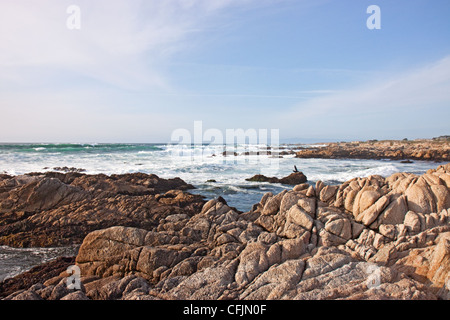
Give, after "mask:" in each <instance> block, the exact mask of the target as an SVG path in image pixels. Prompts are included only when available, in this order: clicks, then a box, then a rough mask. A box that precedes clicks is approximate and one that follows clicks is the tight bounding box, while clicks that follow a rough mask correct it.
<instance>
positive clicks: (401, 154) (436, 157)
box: [296, 140, 450, 161]
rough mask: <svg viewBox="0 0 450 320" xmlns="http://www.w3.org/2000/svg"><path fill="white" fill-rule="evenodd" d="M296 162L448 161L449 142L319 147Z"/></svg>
mask: <svg viewBox="0 0 450 320" xmlns="http://www.w3.org/2000/svg"><path fill="white" fill-rule="evenodd" d="M296 157H297V158H324V159H391V160H404V159H411V160H428V161H450V141H448V140H444V141H433V140H418V141H392V140H389V141H367V142H360V141H358V142H341V143H327V144H326V145H325V146H323V147H315V148H305V149H304V150H301V151H298V152H297V155H296Z"/></svg>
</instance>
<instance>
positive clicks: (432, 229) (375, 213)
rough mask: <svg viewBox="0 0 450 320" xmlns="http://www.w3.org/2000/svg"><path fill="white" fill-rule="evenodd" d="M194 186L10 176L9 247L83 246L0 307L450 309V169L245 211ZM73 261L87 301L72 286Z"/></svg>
mask: <svg viewBox="0 0 450 320" xmlns="http://www.w3.org/2000/svg"><path fill="white" fill-rule="evenodd" d="M190 188H192V186H190V185H188V184H186V183H185V182H184V181H182V180H181V179H169V180H165V179H161V178H158V177H157V176H155V175H145V174H129V175H113V176H105V175H85V174H82V173H77V172H71V173H66V174H63V173H46V174H37V173H36V174H30V175H25V176H17V177H11V176H6V175H3V176H0V245H8V246H15V247H27V246H43V247H45V246H55V245H66V244H69V243H70V244H81V247H80V249H79V252H78V255H77V256H76V258H65V260H64V259H63V258H61V259H59V260H57V261H54V262H51V263H48V264H46V265H44V266H39V267H37V268H33V269H32V270H30V271H29V272H28V273H25V274H22V275H19V276H17V277H15V278H12V279H8V280H7V281H5V282H4V283H2V284H1V285H0V297H2V298H3V299H5V300H24V299H27V300H41V299H43V300H85V299H91V300H117V299H123V300H179V299H183V300H185V299H192V300H200V299H212V300H227V299H238V300H268V299H285V300H294V299H301V300H310V299H311V300H322V299H357V300H360V299H407V300H423V299H426V300H434V299H449V298H450V295H449V289H450V163H449V164H446V165H441V166H439V167H437V168H436V169H433V170H429V171H428V172H427V173H426V174H424V175H421V176H417V175H414V174H410V173H397V174H393V175H392V176H390V177H386V178H384V177H381V176H370V177H367V178H355V179H352V180H350V181H347V182H345V183H343V184H341V185H325V184H323V183H322V182H321V181H318V182H317V183H316V184H315V185H310V184H307V183H301V184H298V185H296V186H294V187H293V188H292V189H290V190H285V191H283V192H281V193H279V194H271V193H267V194H265V195H264V196H263V197H262V198H261V201H260V202H259V203H257V204H255V205H254V206H253V207H252V209H251V210H250V211H248V212H238V211H237V210H235V209H234V208H232V207H230V206H228V204H227V203H226V202H225V201H224V200H223V199H221V198H219V199H212V200H209V201H205V200H204V199H203V198H202V197H201V196H197V195H191V194H189V193H187V192H186V190H189V189H190ZM71 259H72V260H71ZM73 259H75V260H73ZM74 261H75V262H74ZM74 263H76V265H77V266H79V268H80V270H81V283H82V286H81V290H69V289H68V288H67V284H66V280H67V277H68V276H69V275H68V274H67V273H66V272H65V269H66V268H67V266H68V265H72V264H74ZM49 270H54V272H53V273H50V272H49ZM44 274H45V275H46V276H43V275H44Z"/></svg>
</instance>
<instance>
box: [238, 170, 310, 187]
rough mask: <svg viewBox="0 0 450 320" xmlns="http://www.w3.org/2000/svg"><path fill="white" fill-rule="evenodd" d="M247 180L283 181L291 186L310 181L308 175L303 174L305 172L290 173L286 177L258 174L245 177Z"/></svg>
mask: <svg viewBox="0 0 450 320" xmlns="http://www.w3.org/2000/svg"><path fill="white" fill-rule="evenodd" d="M245 180H246V181H251V182H269V183H281V184H287V185H291V186H295V185H297V184H301V183H305V182H306V181H308V179H307V178H306V176H305V175H304V174H303V172H294V173H291V174H290V175H288V176H287V177H284V178H281V179H280V178H277V177H266V176H264V175H262V174H257V175H255V176H253V177H251V178H248V179H245Z"/></svg>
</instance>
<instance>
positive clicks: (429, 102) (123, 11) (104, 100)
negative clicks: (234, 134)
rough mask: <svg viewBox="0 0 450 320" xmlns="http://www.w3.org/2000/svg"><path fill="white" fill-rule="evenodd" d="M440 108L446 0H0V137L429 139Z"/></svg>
mask: <svg viewBox="0 0 450 320" xmlns="http://www.w3.org/2000/svg"><path fill="white" fill-rule="evenodd" d="M371 5H376V6H378V7H379V9H380V15H379V16H377V17H375V16H373V17H375V18H380V19H379V22H380V29H369V28H368V26H367V21H368V19H369V20H370V19H371V18H373V17H372V14H373V12H369V13H368V12H367V9H368V7H369V6H371ZM74 6H75V9H76V10H75V11H72V10H71V8H73V7H74ZM78 13H79V15H78ZM377 21H378V20H377ZM449 110H450V1H448V0H433V1H429V0H396V1H392V0H358V1H355V0H339V1H336V0H334V1H330V0H314V1H312V0H308V1H306V0H184V1H183V0H142V1H138V0H114V1H107V0H96V1H88V0H70V1H68V0H40V1H33V0H21V1H17V0H2V1H1V2H0V119H1V122H0V142H74V143H80V142H86V143H92V142H98V143H101V142H130V143H131V142H135V143H143V142H144V143H145V142H147V143H151V142H167V141H169V140H170V138H171V135H172V133H173V132H174V131H175V130H177V129H180V128H181V129H186V130H190V131H193V130H194V121H202V126H203V128H204V129H205V130H206V129H215V130H220V131H223V132H225V131H226V130H227V129H244V130H247V129H256V130H258V129H268V130H270V129H278V130H279V135H280V139H281V141H286V142H303V141H314V142H321V141H352V140H368V139H403V138H408V139H416V138H432V137H437V136H440V135H449V134H450V124H449V123H450V122H449V119H450V111H449Z"/></svg>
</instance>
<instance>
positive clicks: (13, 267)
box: [0, 246, 78, 282]
mask: <svg viewBox="0 0 450 320" xmlns="http://www.w3.org/2000/svg"><path fill="white" fill-rule="evenodd" d="M77 252H78V246H70V247H61V248H11V247H7V246H0V282H2V281H3V280H5V279H8V278H11V277H14V276H16V275H18V274H20V273H23V272H26V271H28V270H30V269H31V268H32V267H34V266H37V265H40V264H42V263H45V262H49V261H51V260H53V259H55V258H58V257H63V256H67V257H72V256H75V255H76V254H77Z"/></svg>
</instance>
